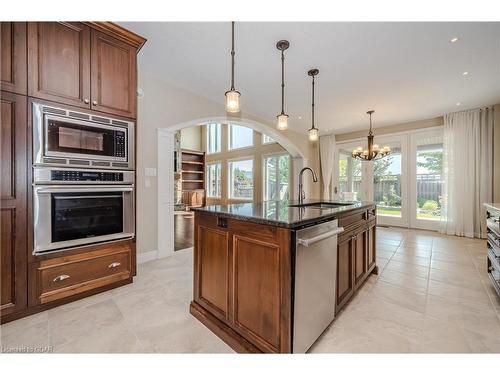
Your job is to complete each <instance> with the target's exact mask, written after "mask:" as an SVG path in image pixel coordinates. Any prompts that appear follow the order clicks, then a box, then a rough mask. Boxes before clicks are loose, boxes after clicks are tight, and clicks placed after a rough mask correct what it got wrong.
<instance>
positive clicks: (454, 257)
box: [432, 252, 473, 265]
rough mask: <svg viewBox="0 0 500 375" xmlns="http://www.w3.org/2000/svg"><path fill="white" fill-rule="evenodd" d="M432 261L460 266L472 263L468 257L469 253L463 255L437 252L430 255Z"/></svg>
mask: <svg viewBox="0 0 500 375" xmlns="http://www.w3.org/2000/svg"><path fill="white" fill-rule="evenodd" d="M432 260H437V261H440V262H448V263H455V264H462V265H470V264H473V263H472V258H471V256H470V255H469V253H464V254H459V253H456V254H448V253H439V252H433V253H432Z"/></svg>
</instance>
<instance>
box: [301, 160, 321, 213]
mask: <svg viewBox="0 0 500 375" xmlns="http://www.w3.org/2000/svg"><path fill="white" fill-rule="evenodd" d="M306 170H310V171H311V174H312V177H313V181H314V182H318V176H316V172H314V170H313V169H312V168H309V167H304V168H302V169H301V170H300V172H299V204H302V203H304V198H305V197H306V193H305V192H304V189H303V186H302V175H303V174H304V172H305V171H306Z"/></svg>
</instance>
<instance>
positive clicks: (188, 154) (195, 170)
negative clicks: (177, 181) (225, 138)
mask: <svg viewBox="0 0 500 375" xmlns="http://www.w3.org/2000/svg"><path fill="white" fill-rule="evenodd" d="M181 165H182V168H181V185H182V203H184V204H185V205H186V207H187V208H188V209H189V208H190V207H201V206H204V205H205V153H204V152H201V151H195V150H186V149H182V150H181Z"/></svg>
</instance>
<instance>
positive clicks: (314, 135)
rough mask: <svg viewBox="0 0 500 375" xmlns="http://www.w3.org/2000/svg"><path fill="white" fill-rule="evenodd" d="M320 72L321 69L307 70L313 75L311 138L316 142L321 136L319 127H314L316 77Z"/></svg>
mask: <svg viewBox="0 0 500 375" xmlns="http://www.w3.org/2000/svg"><path fill="white" fill-rule="evenodd" d="M318 73H319V69H311V70H309V71H308V72H307V75H308V76H310V77H312V126H311V129H309V140H310V141H311V142H315V141H317V140H318V137H319V130H318V128H316V127H314V77H315V76H317V75H318Z"/></svg>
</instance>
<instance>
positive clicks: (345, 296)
mask: <svg viewBox="0 0 500 375" xmlns="http://www.w3.org/2000/svg"><path fill="white" fill-rule="evenodd" d="M354 242H355V241H354V238H353V237H352V236H349V235H345V236H341V237H339V242H338V245H337V303H336V308H337V309H340V308H341V307H342V306H343V305H344V304H345V303H346V302H347V301H348V300H349V299H350V298H351V296H352V294H353V293H354V273H353V265H354V264H353V260H354V257H353V248H354Z"/></svg>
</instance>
